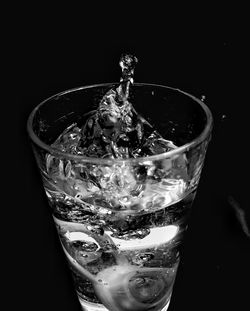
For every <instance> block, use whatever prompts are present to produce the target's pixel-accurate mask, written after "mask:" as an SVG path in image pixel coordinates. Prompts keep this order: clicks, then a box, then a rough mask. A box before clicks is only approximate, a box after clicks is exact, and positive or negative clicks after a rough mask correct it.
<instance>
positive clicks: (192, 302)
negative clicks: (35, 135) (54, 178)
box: [4, 12, 250, 311]
mask: <svg viewBox="0 0 250 311" xmlns="http://www.w3.org/2000/svg"><path fill="white" fill-rule="evenodd" d="M86 14H87V13H86V12H85V13H84V12H83V15H82V16H78V17H76V18H74V22H75V23H76V26H75V28H74V27H73V26H72V22H71V21H70V20H68V19H67V18H66V17H65V16H64V18H62V20H61V19H60V18H59V19H60V20H58V21H57V20H54V18H55V15H53V14H51V16H50V19H49V20H48V19H47V17H46V16H42V17H40V18H39V17H38V15H36V14H34V15H32V16H31V17H30V16H29V17H28V19H27V18H26V15H25V17H24V16H23V17H21V18H20V17H19V19H15V17H13V25H15V27H14V28H13V31H12V33H13V34H12V33H11V35H10V37H9V40H10V41H11V48H10V53H9V54H10V55H9V56H10V57H11V59H12V60H11V65H12V66H11V70H10V72H11V83H10V85H11V88H12V91H11V92H10V93H9V94H10V98H11V100H10V101H9V102H8V103H9V104H8V105H7V106H8V107H7V109H10V113H11V115H12V116H13V120H12V123H13V124H14V125H13V126H12V127H11V126H10V125H9V122H8V121H7V120H5V122H6V128H7V129H9V131H13V135H17V137H16V136H14V141H15V146H17V147H18V148H17V149H16V148H14V151H13V153H12V157H13V163H14V165H13V168H14V172H13V173H11V174H10V175H11V176H9V177H11V178H10V181H8V182H9V185H12V186H11V187H8V188H9V190H10V193H9V196H10V198H11V199H10V200H8V203H7V204H6V206H7V207H8V211H9V212H10V214H11V215H9V216H6V218H5V223H6V229H5V231H4V232H5V233H6V236H7V243H8V246H9V248H10V250H8V251H7V254H6V256H4V257H5V259H7V263H6V265H5V266H4V267H6V272H7V276H8V279H9V281H8V283H6V289H7V290H6V297H7V298H8V301H9V307H8V308H7V309H6V310H22V309H24V310H27V311H28V310H48V311H50V310H53V311H55V310H60V311H64V310H65V311H66V310H67V311H68V310H70V311H80V306H79V304H78V301H77V297H76V294H75V292H74V289H73V284H72V279H71V276H70V272H69V270H68V267H67V264H66V260H65V258H64V255H63V252H62V250H61V247H60V244H59V242H58V238H57V235H56V232H55V228H54V225H53V223H52V218H51V216H50V211H49V208H48V207H47V203H46V198H45V195H44V193H43V189H42V184H41V179H40V176H39V173H38V170H37V168H36V164H35V161H34V158H33V154H32V150H31V148H30V144H29V141H28V137H27V133H26V119H27V117H28V114H29V112H30V111H31V110H32V109H33V108H34V107H35V106H36V105H37V104H38V103H39V102H40V101H41V100H43V99H45V98H47V97H48V96H51V95H53V94H55V93H57V92H60V91H63V90H66V89H69V88H71V87H76V86H81V85H87V84H92V83H101V82H113V81H117V80H118V79H119V77H120V70H119V67H118V60H119V56H120V54H121V53H123V52H127V51H128V52H130V53H134V54H135V55H136V56H137V57H138V59H139V63H138V66H137V67H138V68H136V71H135V72H136V73H135V79H136V81H137V82H151V83H160V84H165V85H169V86H172V87H178V88H181V89H183V90H184V91H187V92H190V93H192V94H194V95H196V96H198V97H201V95H205V96H206V103H207V105H208V106H209V107H210V108H211V110H212V112H213V114H214V120H215V126H214V132H213V138H212V141H211V143H210V145H209V148H208V153H207V157H206V161H205V166H204V169H203V173H202V176H201V181H200V185H199V190H198V194H197V196H196V199H195V203H194V205H193V212H192V217H191V219H190V226H189V230H188V232H187V234H186V239H185V244H184V247H183V256H182V262H181V265H180V268H179V271H178V275H177V279H176V283H175V287H174V292H173V296H172V301H171V305H170V307H169V311H182V310H193V311H195V310H197V311H198V310H199V311H200V310H228V311H229V310H245V309H246V307H245V305H246V304H248V303H249V286H248V284H249V277H250V238H249V237H247V235H246V234H245V233H244V232H243V231H242V228H241V226H240V225H239V222H238V220H237V218H236V216H235V212H234V210H233V208H232V207H230V205H229V203H228V201H227V198H228V196H229V195H231V196H233V197H234V198H235V200H237V201H238V202H239V204H240V206H241V208H242V209H243V210H245V214H246V216H247V217H248V219H249V213H250V212H249V202H248V200H247V194H248V185H249V181H248V176H249V175H248V173H247V170H249V168H248V166H249V164H248V162H249V157H248V153H247V151H246V149H245V148H244V147H243V146H245V145H246V143H249V136H248V134H249V124H248V123H249V121H248V120H249V118H248V113H247V105H248V97H249V94H248V93H247V88H244V82H243V81H244V79H245V78H244V72H245V69H244V68H245V58H244V57H245V54H244V53H246V51H245V43H244V42H245V41H244V36H243V35H242V37H241V36H240V35H239V34H242V30H244V29H243V28H242V29H241V28H240V27H239V28H238V29H236V33H235V31H234V30H235V28H234V27H230V25H231V23H230V21H226V20H223V19H222V21H221V23H220V26H221V27H219V28H217V27H213V26H214V24H213V22H214V19H213V17H211V20H210V22H209V23H208V25H204V24H203V23H202V20H203V19H202V18H200V20H196V23H195V25H194V27H193V28H191V27H190V25H189V21H183V23H182V24H181V25H182V27H180V28H181V29H180V31H179V30H177V29H176V28H175V27H174V25H176V24H179V23H180V22H179V19H176V20H175V24H171V23H169V25H168V26H166V24H165V22H164V20H163V21H162V23H161V24H160V25H159V28H157V27H156V25H155V24H154V23H153V22H152V20H151V19H149V20H145V26H143V25H142V24H140V23H139V22H138V23H137V24H136V25H137V26H135V29H134V31H133V34H132V35H131V38H130V39H126V38H125V36H124V35H122V36H120V38H119V37H118V36H117V33H114V31H108V30H107V31H106V30H104V28H103V25H105V23H106V21H107V17H106V18H103V19H102V20H101V21H100V24H99V27H96V28H95V29H97V30H92V29H93V27H92V25H93V23H94V21H93V20H91V18H90V19H89V20H88V21H89V23H86V24H81V21H82V20H84V19H85V18H86ZM27 15H28V14H27ZM168 16H169V15H168ZM178 16H179V15H178ZM57 17H58V15H57ZM179 18H180V17H179ZM159 19H160V17H159ZM156 20H158V19H157V18H156ZM77 21H78V22H79V25H78V23H77ZM149 22H150V23H153V24H154V26H155V28H152V29H151V31H150V26H149ZM114 23H115V22H114ZM70 25H71V26H72V27H70ZM73 25H75V24H73ZM115 25H116V24H115ZM171 25H172V28H171ZM187 25H188V26H189V27H187ZM233 25H234V24H233ZM113 26H114V25H113ZM81 27H82V28H81ZM144 27H148V28H144ZM169 27H170V28H169ZM76 29H78V32H76ZM79 29H82V31H79ZM89 29H91V31H89ZM124 29H126V31H128V33H130V34H131V33H132V30H131V29H128V28H126V27H125V28H124ZM165 29H166V30H165ZM168 29H171V31H167V30H168ZM173 29H174V31H173ZM122 31H124V30H120V32H122ZM123 34H124V32H123ZM247 79H248V78H247ZM14 112H15V113H14ZM12 137H13V136H12ZM12 157H11V159H12ZM8 160H9V159H8ZM7 163H8V162H7ZM10 223H12V224H13V223H14V226H13V227H14V230H11V229H10V228H12V226H10ZM248 224H250V223H249V220H248ZM4 238H5V237H4ZM10 272H11V275H10V276H9V273H10Z"/></svg>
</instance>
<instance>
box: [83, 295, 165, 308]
mask: <svg viewBox="0 0 250 311" xmlns="http://www.w3.org/2000/svg"><path fill="white" fill-rule="evenodd" d="M78 299H79V301H80V304H81V307H82V310H83V311H109V310H108V309H107V308H105V307H104V306H103V305H101V304H98V303H92V302H88V301H86V300H83V299H82V298H81V297H79V296H78ZM170 300H171V295H170V297H169V300H168V302H167V304H166V305H165V307H164V308H163V309H161V310H159V311H167V309H168V307H169V304H170ZM131 311H133V310H131Z"/></svg>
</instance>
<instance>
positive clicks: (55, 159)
mask: <svg viewBox="0 0 250 311" xmlns="http://www.w3.org/2000/svg"><path fill="white" fill-rule="evenodd" d="M117 85H118V84H116V83H106V84H99V85H91V86H84V87H78V88H74V89H70V90H67V91H64V92H61V93H59V94H56V95H54V96H52V97H50V98H48V99H46V100H44V101H43V102H42V103H40V104H39V105H38V106H37V107H36V108H35V109H34V110H33V111H32V112H31V114H30V116H29V119H28V122H27V128H28V134H29V137H30V139H31V144H32V147H33V151H34V155H35V158H36V161H37V165H38V168H39V170H40V173H41V176H42V181H43V186H44V189H45V193H46V195H47V198H48V205H49V206H50V209H51V214H52V217H53V219H54V222H55V225H56V228H57V232H58V235H59V239H60V242H61V245H62V248H63V250H64V252H65V256H66V258H67V261H68V264H69V268H70V269H71V271H72V276H73V280H74V284H75V289H76V292H77V295H78V297H79V301H80V304H81V306H82V309H83V310H87V311H97V310H100V311H102V310H103V311H104V310H111V311H118V310H119V311H130V310H131V311H132V310H137V311H138V310H143V311H146V310H151V311H158V310H164V311H165V310H167V308H168V306H169V303H170V299H171V294H172V290H173V287H174V281H175V277H176V273H177V269H178V265H179V261H180V245H181V243H182V241H183V237H184V233H185V231H186V229H187V225H188V217H189V214H190V209H191V205H192V202H193V200H194V197H195V194H196V191H197V186H198V183H199V178H200V176H201V171H202V167H203V164H204V158H205V154H206V150H207V146H208V142H209V140H210V137H211V131H212V123H213V121H212V115H211V112H210V110H209V109H208V107H207V106H206V105H205V104H204V103H203V101H201V100H199V99H197V98H196V97H194V96H192V95H190V94H188V93H186V92H184V91H181V90H179V89H176V88H172V87H168V86H162V85H154V84H144V83H135V84H133V85H132V86H131V89H130V96H129V101H130V102H131V103H132V105H133V107H134V108H135V110H136V111H137V113H138V114H139V115H142V116H143V117H144V118H145V119H146V120H147V121H148V122H149V123H150V124H151V125H152V126H154V127H155V128H156V129H157V131H158V132H159V133H160V134H161V136H162V137H164V138H165V139H167V140H170V141H172V142H173V143H174V145H175V146H177V148H173V149H171V150H170V151H168V152H163V153H159V154H157V153H156V154H153V155H151V156H146V157H139V158H127V159H120V158H115V159H114V158H109V157H106V158H105V157H103V158H98V157H86V156H82V155H81V154H77V153H75V154H72V153H67V152H64V151H62V150H61V151H60V150H58V149H56V148H55V147H53V146H52V144H53V142H55V140H56V139H57V138H58V137H59V135H60V134H61V133H62V132H64V131H65V129H67V128H70V127H72V126H73V125H77V127H78V128H81V127H82V126H83V125H84V122H86V120H87V118H88V117H89V115H91V113H93V111H94V110H95V109H96V108H97V107H98V105H99V103H100V101H101V99H102V98H103V96H104V95H105V94H106V93H107V91H108V90H110V89H111V88H115V87H117ZM65 133H66V132H65ZM69 135H71V139H72V140H74V133H72V132H71V134H69Z"/></svg>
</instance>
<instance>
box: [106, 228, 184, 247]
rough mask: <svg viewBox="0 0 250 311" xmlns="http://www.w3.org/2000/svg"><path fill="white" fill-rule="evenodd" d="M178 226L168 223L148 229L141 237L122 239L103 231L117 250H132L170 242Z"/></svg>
mask: <svg viewBox="0 0 250 311" xmlns="http://www.w3.org/2000/svg"><path fill="white" fill-rule="evenodd" d="M178 231H179V227H178V226H174V225H169V226H165V227H160V228H152V229H150V233H149V234H148V235H147V236H146V237H144V238H142V239H131V240H124V239H118V238H115V237H113V236H112V232H110V231H108V232H105V233H106V234H108V235H109V236H110V238H111V239H112V240H113V242H114V243H115V244H116V246H117V247H118V248H119V250H133V249H145V248H153V247H156V246H159V245H161V244H166V243H168V242H170V241H171V240H172V239H173V238H174V237H175V236H176V235H177V233H178Z"/></svg>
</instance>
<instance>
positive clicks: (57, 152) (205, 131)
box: [27, 82, 213, 165]
mask: <svg viewBox="0 0 250 311" xmlns="http://www.w3.org/2000/svg"><path fill="white" fill-rule="evenodd" d="M116 84H119V83H118V82H113V83H112V82H108V83H99V84H91V85H86V86H80V87H75V88H71V89H68V90H65V91H62V92H59V93H56V94H54V95H52V96H50V97H48V98H46V99H45V100H43V101H42V102H41V103H40V104H38V105H37V106H36V107H35V108H34V109H33V110H32V111H31V113H30V114H29V117H28V120H27V131H28V134H29V137H30V138H31V140H32V141H33V142H34V143H35V144H36V145H38V146H39V147H40V148H42V149H45V150H47V151H48V152H49V153H50V154H52V155H57V156H60V157H63V158H67V159H71V160H72V159H73V160H76V161H78V162H79V161H80V162H88V163H98V164H109V165H110V164H112V163H124V162H145V161H155V160H161V159H165V158H170V157H173V156H175V155H176V154H179V153H183V152H185V151H188V150H189V149H190V148H193V147H195V146H196V145H198V144H199V143H200V142H202V141H204V140H205V139H206V138H207V137H208V136H209V134H210V133H211V130H212V125H213V116H212V113H211V111H210V109H209V108H208V106H207V105H206V104H205V103H204V102H203V101H202V100H200V99H198V98H197V97H195V96H193V95H191V94H189V93H187V92H185V91H182V90H180V89H179V88H174V87H170V86H166V85H161V84H154V83H143V82H141V83H134V84H133V85H134V86H151V87H158V88H166V89H170V90H173V91H177V92H179V93H182V94H184V95H186V96H188V97H190V98H192V99H193V100H194V101H196V102H197V103H198V104H199V105H200V106H201V107H202V109H203V111H204V112H205V114H206V117H207V122H206V125H205V127H204V129H203V130H202V132H201V133H200V134H199V135H198V136H197V137H196V138H194V139H193V140H191V141H190V142H188V143H186V144H184V145H182V146H179V147H177V148H176V149H173V150H170V151H167V152H163V153H159V154H155V155H151V156H145V157H138V158H128V159H110V158H94V157H87V156H83V155H74V154H71V153H67V152H63V151H60V150H58V149H56V148H54V147H51V146H50V145H47V144H46V143H44V142H43V141H42V140H41V139H40V138H39V137H38V136H37V135H36V134H35V133H34V131H33V127H32V123H33V119H34V116H35V114H36V112H37V111H38V109H39V108H40V107H41V106H42V105H43V104H45V103H46V102H48V101H49V100H51V99H53V98H55V97H59V96H62V95H65V94H67V93H72V92H76V91H80V90H84V89H89V88H97V87H105V86H108V85H116Z"/></svg>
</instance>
